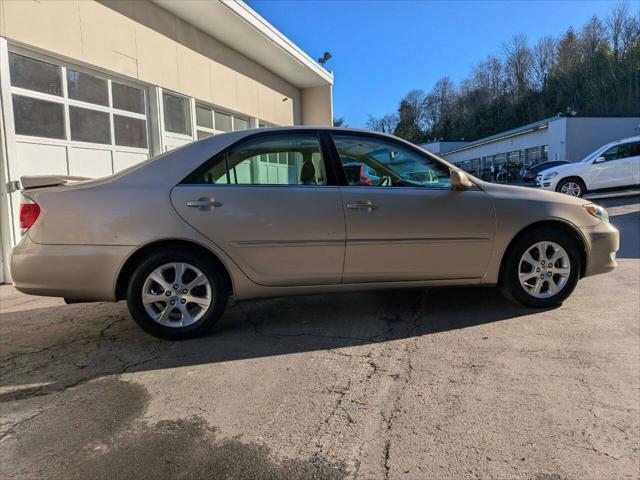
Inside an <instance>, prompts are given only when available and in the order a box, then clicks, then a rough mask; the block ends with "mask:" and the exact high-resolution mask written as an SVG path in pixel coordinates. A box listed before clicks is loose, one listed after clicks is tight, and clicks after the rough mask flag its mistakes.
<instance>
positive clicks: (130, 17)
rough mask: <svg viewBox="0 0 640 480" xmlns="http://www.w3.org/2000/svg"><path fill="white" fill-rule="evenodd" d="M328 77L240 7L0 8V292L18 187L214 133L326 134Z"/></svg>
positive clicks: (186, 3) (17, 4) (26, 2)
mask: <svg viewBox="0 0 640 480" xmlns="http://www.w3.org/2000/svg"><path fill="white" fill-rule="evenodd" d="M332 84H333V76H332V74H331V73H329V72H327V71H326V70H325V69H324V68H322V67H321V66H320V65H318V64H317V63H316V62H315V61H314V60H313V59H312V58H311V57H309V56H308V55H307V54H306V53H304V52H303V51H302V50H301V49H300V48H298V47H297V46H296V45H295V44H293V43H292V42H291V41H290V40H289V39H287V38H286V37H285V36H284V35H282V34H281V33H280V32H278V31H277V30H276V29H275V28H274V27H273V26H271V25H270V24H269V23H268V22H267V21H266V20H265V19H264V18H262V17H260V15H258V14H257V13H256V12H255V11H253V10H252V9H251V8H249V7H248V6H247V5H246V4H245V3H243V2H242V1H240V0H225V1H224V2H219V1H217V0H204V1H203V0H179V1H178V0H137V1H131V2H120V1H110V0H104V1H93V0H60V1H44V2H40V1H34V0H0V93H1V95H0V107H1V115H0V226H1V235H0V241H1V243H0V250H1V252H0V253H1V254H0V261H1V262H2V264H1V265H0V281H2V280H3V279H8V271H7V259H8V254H9V251H10V249H11V247H12V246H13V245H15V244H16V242H17V241H18V240H19V236H20V233H19V230H18V224H19V219H18V211H19V210H18V209H19V203H20V198H19V197H20V195H19V193H18V192H17V190H18V189H19V188H20V185H19V179H20V176H22V175H43V174H60V175H78V176H86V177H99V176H104V175H109V174H111V173H114V172H116V171H118V170H121V169H123V168H125V167H127V166H129V165H132V164H134V163H136V162H140V161H142V160H144V159H146V158H148V157H149V156H153V155H155V154H158V153H161V152H163V151H166V150H169V149H172V148H175V147H177V146H179V145H183V144H185V143H188V142H191V141H193V140H196V139H199V138H204V137H206V136H208V135H214V134H216V133H219V132H226V131H231V130H239V129H246V128H255V127H259V126H267V125H298V124H315V125H330V124H331V122H332V118H333V111H332V109H333V106H332Z"/></svg>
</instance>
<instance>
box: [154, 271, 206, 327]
mask: <svg viewBox="0 0 640 480" xmlns="http://www.w3.org/2000/svg"><path fill="white" fill-rule="evenodd" d="M213 297H214V294H213V289H212V288H211V283H210V282H209V279H208V278H207V276H206V275H205V274H204V273H202V271H201V270H199V269H198V268H196V267H194V266H193V265H191V264H189V263H185V262H175V263H167V264H165V265H162V266H160V267H158V268H156V269H155V270H153V271H152V272H151V273H150V274H149V275H148V276H147V279H146V280H145V282H144V284H143V287H142V305H143V306H144V309H145V310H146V312H147V314H148V315H149V316H150V317H151V318H152V319H153V320H154V321H155V322H157V323H159V324H160V325H163V326H165V327H172V328H179V327H187V326H189V325H192V324H194V323H196V322H197V321H198V320H200V319H201V318H202V317H203V316H204V314H205V313H206V312H207V310H208V308H209V306H210V305H211V303H212V302H213V301H214V298H213Z"/></svg>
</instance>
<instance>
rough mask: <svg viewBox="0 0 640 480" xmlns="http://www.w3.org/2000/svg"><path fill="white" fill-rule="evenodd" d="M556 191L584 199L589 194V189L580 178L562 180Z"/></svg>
mask: <svg viewBox="0 0 640 480" xmlns="http://www.w3.org/2000/svg"><path fill="white" fill-rule="evenodd" d="M556 191H558V192H560V193H564V194H565V195H571V196H573V197H582V196H583V195H584V194H585V193H587V187H586V186H585V184H584V182H583V181H582V180H580V179H579V178H565V179H562V180H560V182H559V183H558V186H557V188H556Z"/></svg>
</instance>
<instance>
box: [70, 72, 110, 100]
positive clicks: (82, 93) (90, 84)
mask: <svg viewBox="0 0 640 480" xmlns="http://www.w3.org/2000/svg"><path fill="white" fill-rule="evenodd" d="M67 91H68V92H69V98H72V99H74V100H80V101H82V102H89V103H95V104H97V105H104V106H108V105H109V90H108V88H107V81H106V80H105V79H103V78H98V77H94V76H93V75H87V74H86V73H81V72H76V71H75V70H70V69H67Z"/></svg>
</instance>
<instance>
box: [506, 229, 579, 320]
mask: <svg viewBox="0 0 640 480" xmlns="http://www.w3.org/2000/svg"><path fill="white" fill-rule="evenodd" d="M578 248H579V247H578V245H576V242H575V240H574V239H573V238H571V236H570V235H567V233H565V232H564V231H562V230H558V229H553V228H549V227H545V228H541V229H538V230H533V231H531V232H528V233H526V234H524V235H522V236H521V237H520V238H518V239H517V240H516V242H515V243H514V244H513V245H512V247H511V248H510V250H509V251H508V252H507V255H506V257H505V263H504V268H503V272H502V279H501V289H502V291H503V292H504V293H505V295H506V296H507V297H508V298H510V299H512V300H515V301H516V302H518V303H521V304H523V305H526V306H529V307H539V308H544V307H554V306H558V305H560V304H562V302H563V301H564V300H565V299H566V298H567V297H568V296H569V295H571V292H573V290H574V288H575V287H576V284H577V283H578V279H579V278H580V269H581V265H580V252H579V250H578Z"/></svg>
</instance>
